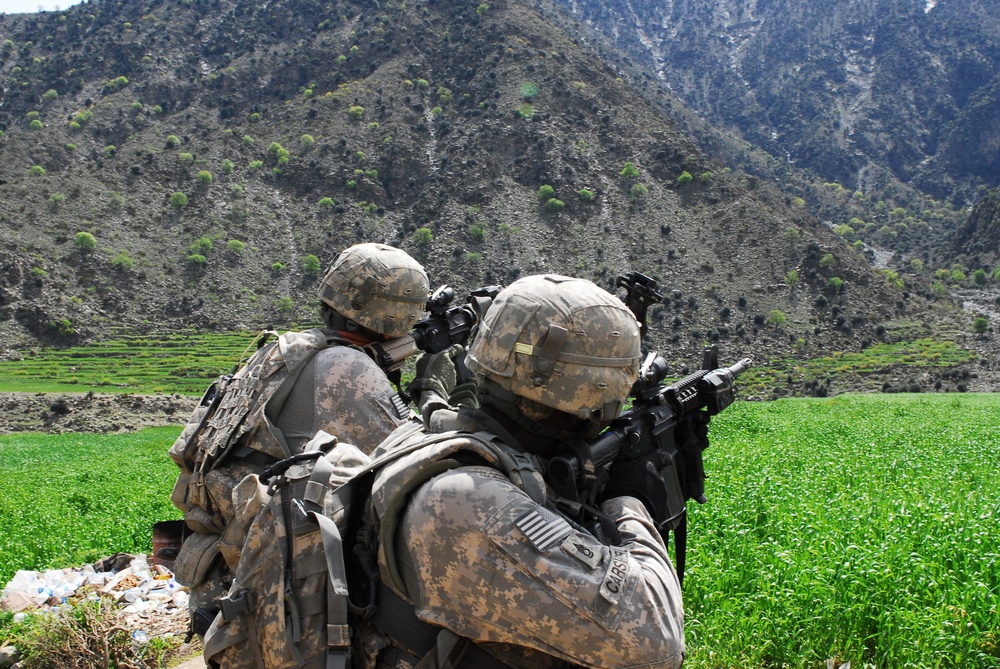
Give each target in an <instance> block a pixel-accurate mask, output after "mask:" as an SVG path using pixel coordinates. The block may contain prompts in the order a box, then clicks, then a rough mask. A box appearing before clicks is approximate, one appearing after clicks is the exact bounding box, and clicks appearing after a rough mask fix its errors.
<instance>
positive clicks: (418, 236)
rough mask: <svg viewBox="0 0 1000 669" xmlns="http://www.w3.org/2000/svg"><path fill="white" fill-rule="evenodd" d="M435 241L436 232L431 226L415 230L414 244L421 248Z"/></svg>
mask: <svg viewBox="0 0 1000 669" xmlns="http://www.w3.org/2000/svg"><path fill="white" fill-rule="evenodd" d="M433 241H434V234H433V233H432V232H431V230H430V228H417V229H416V230H415V231H414V232H413V244H414V245H415V246H417V247H419V248H423V247H425V246H429V245H430V243H431V242H433Z"/></svg>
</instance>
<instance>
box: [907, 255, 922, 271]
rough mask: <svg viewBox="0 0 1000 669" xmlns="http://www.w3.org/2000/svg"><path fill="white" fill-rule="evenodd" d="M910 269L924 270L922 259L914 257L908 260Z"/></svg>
mask: <svg viewBox="0 0 1000 669" xmlns="http://www.w3.org/2000/svg"><path fill="white" fill-rule="evenodd" d="M910 271H912V272H916V273H918V274H919V273H920V272H923V271H924V261H923V260H921V259H920V258H914V259H913V260H911V261H910Z"/></svg>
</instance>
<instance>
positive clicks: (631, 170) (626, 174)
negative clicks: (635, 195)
mask: <svg viewBox="0 0 1000 669" xmlns="http://www.w3.org/2000/svg"><path fill="white" fill-rule="evenodd" d="M618 176H619V177H621V178H622V179H636V178H638V177H639V168H637V167H636V166H635V163H633V162H632V161H631V160H630V161H628V162H626V163H625V165H624V167H622V170H621V172H619V173H618Z"/></svg>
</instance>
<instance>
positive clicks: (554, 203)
mask: <svg viewBox="0 0 1000 669" xmlns="http://www.w3.org/2000/svg"><path fill="white" fill-rule="evenodd" d="M565 206H566V203H565V202H563V201H562V200H559V199H557V198H554V197H553V198H549V199H548V201H546V203H545V211H547V212H549V213H550V214H555V213H558V212H560V211H562V209H563V207H565Z"/></svg>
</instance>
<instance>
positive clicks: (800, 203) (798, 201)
mask: <svg viewBox="0 0 1000 669" xmlns="http://www.w3.org/2000/svg"><path fill="white" fill-rule="evenodd" d="M792 206H794V207H796V208H798V209H804V208H805V206H806V201H805V200H803V199H802V198H801V197H796V198H793V199H792Z"/></svg>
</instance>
